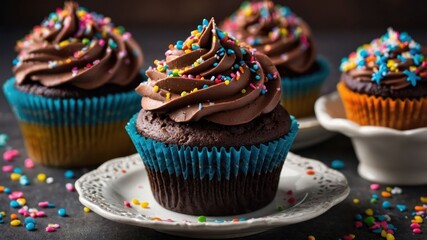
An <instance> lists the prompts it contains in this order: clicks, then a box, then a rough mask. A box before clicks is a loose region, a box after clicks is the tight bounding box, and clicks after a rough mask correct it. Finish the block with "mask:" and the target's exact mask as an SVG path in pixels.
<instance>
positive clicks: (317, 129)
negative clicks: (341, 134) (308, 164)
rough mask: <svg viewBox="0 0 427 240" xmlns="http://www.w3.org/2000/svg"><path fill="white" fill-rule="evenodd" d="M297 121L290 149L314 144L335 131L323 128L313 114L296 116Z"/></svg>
mask: <svg viewBox="0 0 427 240" xmlns="http://www.w3.org/2000/svg"><path fill="white" fill-rule="evenodd" d="M297 121H298V123H299V130H298V134H297V137H296V138H295V140H294V144H293V145H292V150H298V149H302V148H307V147H310V146H313V145H316V144H318V143H321V142H323V141H325V140H326V139H328V138H330V137H332V136H333V135H335V133H333V132H330V131H327V130H326V129H324V128H323V127H322V125H320V123H319V121H318V120H317V118H316V117H315V116H312V117H305V118H298V119H297Z"/></svg>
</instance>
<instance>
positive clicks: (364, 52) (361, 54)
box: [359, 49, 369, 58]
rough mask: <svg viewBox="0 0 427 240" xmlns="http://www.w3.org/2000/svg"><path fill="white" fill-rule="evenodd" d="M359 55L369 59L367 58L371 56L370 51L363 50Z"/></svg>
mask: <svg viewBox="0 0 427 240" xmlns="http://www.w3.org/2000/svg"><path fill="white" fill-rule="evenodd" d="M359 54H360V56H361V57H363V58H367V57H368V56H369V53H368V51H366V50H365V49H363V50H361V51H360V52H359Z"/></svg>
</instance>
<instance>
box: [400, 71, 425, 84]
mask: <svg viewBox="0 0 427 240" xmlns="http://www.w3.org/2000/svg"><path fill="white" fill-rule="evenodd" d="M403 74H405V75H406V76H407V78H406V81H407V82H410V83H411V85H412V86H413V87H415V86H416V85H417V81H419V80H421V77H420V76H418V75H417V74H416V73H415V72H411V71H409V70H405V71H403Z"/></svg>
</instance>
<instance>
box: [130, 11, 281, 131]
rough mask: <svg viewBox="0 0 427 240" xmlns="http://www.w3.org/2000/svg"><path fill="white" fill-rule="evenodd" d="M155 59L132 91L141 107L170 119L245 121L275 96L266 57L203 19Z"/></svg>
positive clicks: (270, 105)
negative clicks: (188, 33)
mask: <svg viewBox="0 0 427 240" xmlns="http://www.w3.org/2000/svg"><path fill="white" fill-rule="evenodd" d="M165 55H166V59H165V60H161V61H159V60H156V61H155V62H154V63H155V66H154V67H150V69H148V70H147V72H146V74H147V76H148V81H147V82H145V83H141V84H140V86H138V88H137V89H136V91H137V92H138V93H140V94H141V95H142V96H143V98H142V102H141V104H142V108H143V109H144V110H150V111H156V112H160V113H165V114H167V115H169V117H170V118H171V119H172V120H174V121H176V122H188V121H197V120H200V119H202V118H203V119H206V120H208V121H211V122H214V123H218V124H222V125H238V124H244V123H247V122H250V121H251V120H252V119H254V118H256V117H257V116H259V115H261V114H263V113H268V112H271V111H272V110H273V109H274V108H275V107H276V106H277V105H278V104H279V100H280V94H281V85H280V81H279V80H278V79H279V78H280V76H279V73H278V72H277V69H276V68H275V66H274V64H273V63H272V62H271V60H270V59H269V58H268V57H267V56H265V55H264V54H262V53H259V52H257V51H256V50H255V49H249V48H244V47H241V46H240V44H239V43H238V41H237V40H235V39H234V38H232V37H230V36H229V35H228V34H227V33H225V32H223V31H221V30H220V29H218V28H217V27H216V24H215V21H214V19H211V20H210V21H208V20H206V19H204V20H203V23H202V25H199V26H198V27H197V29H196V30H194V31H192V32H191V36H189V37H188V38H187V39H186V40H185V41H177V42H176V44H175V45H174V44H171V45H170V46H169V50H167V52H166V54H165Z"/></svg>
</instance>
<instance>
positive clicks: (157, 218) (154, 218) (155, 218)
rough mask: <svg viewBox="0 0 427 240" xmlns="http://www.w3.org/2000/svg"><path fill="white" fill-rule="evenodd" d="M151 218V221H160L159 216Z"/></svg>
mask: <svg viewBox="0 0 427 240" xmlns="http://www.w3.org/2000/svg"><path fill="white" fill-rule="evenodd" d="M151 220H153V221H160V220H162V219H161V218H159V217H153V218H151Z"/></svg>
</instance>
